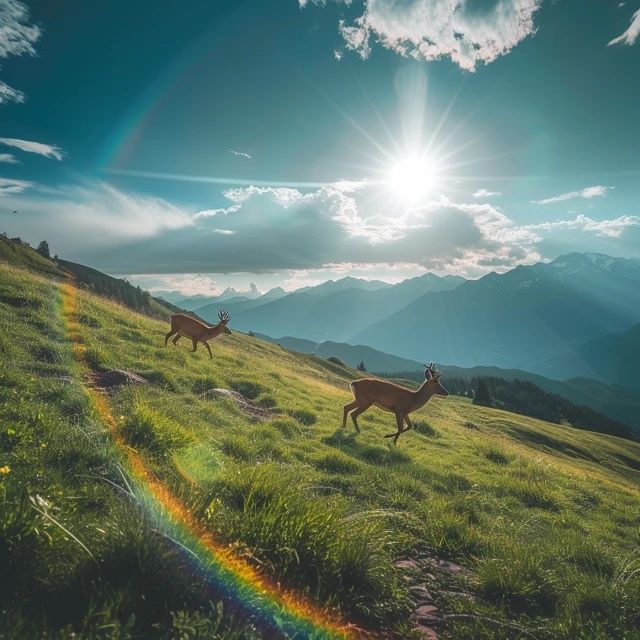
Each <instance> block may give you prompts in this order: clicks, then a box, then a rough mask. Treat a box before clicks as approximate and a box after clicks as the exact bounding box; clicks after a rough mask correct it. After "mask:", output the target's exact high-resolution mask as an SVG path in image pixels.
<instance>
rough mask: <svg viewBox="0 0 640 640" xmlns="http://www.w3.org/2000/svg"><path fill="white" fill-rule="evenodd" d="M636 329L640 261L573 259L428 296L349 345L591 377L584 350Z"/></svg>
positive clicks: (517, 270) (639, 319) (593, 369)
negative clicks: (590, 344)
mask: <svg viewBox="0 0 640 640" xmlns="http://www.w3.org/2000/svg"><path fill="white" fill-rule="evenodd" d="M638 322H640V261H637V260H626V259H623V258H610V257H608V256H603V255H599V254H581V253H572V254H568V255H565V256H561V257H559V258H557V259H556V260H554V261H553V262H550V263H538V264H534V265H531V266H520V267H516V268H515V269H513V270H511V271H508V272H506V273H503V274H497V273H490V274H488V275H486V276H484V277H483V278H480V279H479V280H471V281H467V282H464V283H462V284H461V285H460V286H459V287H457V288H455V289H453V290H451V291H445V292H436V293H428V294H425V295H424V296H422V297H420V298H419V299H417V300H415V301H414V302H412V303H411V304H409V305H407V306H406V307H404V308H403V309H401V310H399V311H397V312H396V313H394V314H392V315H390V316H389V317H387V318H385V319H383V320H381V321H377V322H375V323H373V324H372V325H371V326H369V327H367V328H366V329H364V330H362V331H360V332H359V333H357V334H356V335H354V336H352V337H351V339H349V340H348V341H349V342H355V343H362V344H368V345H371V346H373V347H376V348H378V349H381V350H383V351H387V352H390V353H394V354H397V355H400V356H404V357H414V358H415V357H416V356H422V357H428V358H430V359H435V360H438V361H440V362H449V363H452V364H457V365H460V366H465V367H471V366H478V365H488V364H491V365H495V366H500V367H507V368H519V369H525V370H527V371H532V372H535V373H540V374H543V375H550V376H552V377H570V376H575V375H588V376H590V377H593V376H594V375H596V373H597V365H596V363H594V362H590V361H589V360H588V359H586V358H585V357H584V356H583V354H582V352H581V351H580V348H581V347H582V345H584V344H585V343H587V342H589V341H590V340H593V339H595V338H598V337H601V336H605V335H607V334H611V333H618V332H622V331H626V330H628V329H629V328H630V327H632V326H633V325H635V324H637V323H638ZM567 353H572V354H575V357H574V358H573V359H572V362H568V361H567V359H566V354H567ZM567 365H569V366H567Z"/></svg>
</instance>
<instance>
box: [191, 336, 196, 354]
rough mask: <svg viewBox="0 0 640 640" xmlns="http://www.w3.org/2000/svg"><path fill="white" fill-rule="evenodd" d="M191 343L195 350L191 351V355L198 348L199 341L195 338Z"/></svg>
mask: <svg viewBox="0 0 640 640" xmlns="http://www.w3.org/2000/svg"><path fill="white" fill-rule="evenodd" d="M191 342H192V343H193V349H191V353H193V352H194V351H195V350H196V349H197V348H198V341H197V340H196V339H195V338H192V339H191Z"/></svg>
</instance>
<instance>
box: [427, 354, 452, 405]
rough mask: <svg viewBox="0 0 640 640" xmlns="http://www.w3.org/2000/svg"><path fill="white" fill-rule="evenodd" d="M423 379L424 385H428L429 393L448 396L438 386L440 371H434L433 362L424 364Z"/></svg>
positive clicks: (443, 389) (439, 385) (446, 392)
mask: <svg viewBox="0 0 640 640" xmlns="http://www.w3.org/2000/svg"><path fill="white" fill-rule="evenodd" d="M422 365H423V366H424V377H425V380H426V381H427V382H426V384H428V385H429V387H430V388H431V391H432V392H433V394H434V395H436V396H444V397H446V396H448V395H449V392H448V391H447V390H446V389H445V388H444V387H443V386H442V385H441V384H440V376H442V371H438V370H437V369H436V365H435V362H431V363H429V364H424V362H423V363H422Z"/></svg>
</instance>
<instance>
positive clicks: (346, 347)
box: [256, 334, 422, 372]
mask: <svg viewBox="0 0 640 640" xmlns="http://www.w3.org/2000/svg"><path fill="white" fill-rule="evenodd" d="M256 335H257V337H259V338H262V339H263V340H268V341H269V342H274V343H276V344H279V345H280V346H281V347H284V348H285V349H291V351H299V352H300V353H312V354H314V355H316V356H319V357H320V358H324V359H325V360H326V359H327V358H330V357H331V356H334V357H336V358H339V359H340V360H342V362H344V363H345V364H346V365H348V366H350V367H353V368H355V367H356V366H357V365H358V363H360V362H364V363H365V365H366V367H367V371H372V372H375V371H377V372H381V371H385V372H397V371H422V365H421V364H420V363H419V362H415V361H413V360H407V359H406V358H399V357H398V356H394V355H391V354H390V353H383V352H382V351H378V350H377V349H373V348H371V347H367V346H365V345H362V344H360V345H355V346H354V345H351V344H346V343H345V342H333V341H331V340H326V341H324V342H320V343H318V342H314V341H313V340H305V339H304V338H293V337H291V336H285V337H283V338H271V337H270V336H265V335H263V334H256Z"/></svg>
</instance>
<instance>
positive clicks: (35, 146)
mask: <svg viewBox="0 0 640 640" xmlns="http://www.w3.org/2000/svg"><path fill="white" fill-rule="evenodd" d="M0 144H2V145H5V146H7V147H14V148H15V149H20V151H24V152H26V153H36V154H37V155H39V156H44V157H45V158H53V159H55V160H62V157H63V155H64V151H62V149H61V148H60V147H57V146H56V145H54V144H45V143H44V142H34V141H33V140H19V139H18V138H0Z"/></svg>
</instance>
